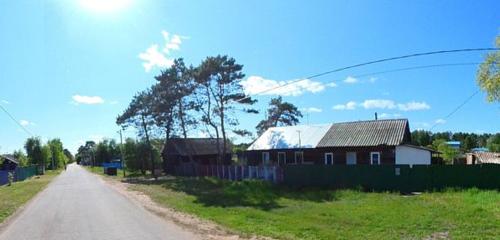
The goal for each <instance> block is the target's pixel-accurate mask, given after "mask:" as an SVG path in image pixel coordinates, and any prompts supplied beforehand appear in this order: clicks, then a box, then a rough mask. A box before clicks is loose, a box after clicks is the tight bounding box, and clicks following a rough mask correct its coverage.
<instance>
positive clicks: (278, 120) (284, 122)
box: [256, 96, 302, 135]
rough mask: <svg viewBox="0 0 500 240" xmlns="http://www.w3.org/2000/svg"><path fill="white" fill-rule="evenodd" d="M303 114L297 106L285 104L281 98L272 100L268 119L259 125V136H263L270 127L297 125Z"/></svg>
mask: <svg viewBox="0 0 500 240" xmlns="http://www.w3.org/2000/svg"><path fill="white" fill-rule="evenodd" d="M301 117H302V113H301V112H300V111H299V110H298V109H297V107H296V106H295V105H293V104H292V103H289V102H283V99H282V98H281V96H280V97H277V98H273V99H271V102H270V103H269V107H268V110H267V118H266V119H264V120H262V121H260V122H259V124H257V127H256V128H257V134H258V135H261V134H262V133H264V132H265V131H266V130H267V129H268V128H270V127H277V126H292V125H297V124H298V123H299V122H300V120H299V118H301Z"/></svg>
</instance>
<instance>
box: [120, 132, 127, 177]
mask: <svg viewBox="0 0 500 240" xmlns="http://www.w3.org/2000/svg"><path fill="white" fill-rule="evenodd" d="M118 133H119V134H120V154H121V155H122V157H121V158H120V159H121V161H122V170H123V177H125V176H126V174H125V155H124V154H123V136H122V130H121V129H120V131H118Z"/></svg>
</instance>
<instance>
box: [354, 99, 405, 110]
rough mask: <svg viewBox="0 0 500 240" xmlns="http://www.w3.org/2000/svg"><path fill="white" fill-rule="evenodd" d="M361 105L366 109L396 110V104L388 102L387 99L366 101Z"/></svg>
mask: <svg viewBox="0 0 500 240" xmlns="http://www.w3.org/2000/svg"><path fill="white" fill-rule="evenodd" d="M361 105H362V106H363V107H364V108H365V109H373V108H380V109H394V108H396V104H395V103H394V101H392V100H386V99H370V100H365V101H364V102H363V103H362V104H361Z"/></svg>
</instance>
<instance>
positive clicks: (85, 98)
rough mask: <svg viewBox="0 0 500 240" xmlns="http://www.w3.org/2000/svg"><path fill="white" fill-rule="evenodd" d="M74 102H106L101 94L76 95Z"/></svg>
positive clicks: (76, 103)
mask: <svg viewBox="0 0 500 240" xmlns="http://www.w3.org/2000/svg"><path fill="white" fill-rule="evenodd" d="M72 98H73V102H72V103H73V104H75V105H78V104H102V103H104V99H102V98H101V97H99V96H81V95H74V96H73V97H72Z"/></svg>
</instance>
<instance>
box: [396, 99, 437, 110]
mask: <svg viewBox="0 0 500 240" xmlns="http://www.w3.org/2000/svg"><path fill="white" fill-rule="evenodd" d="M398 108H399V110H401V111H417V110H427V109H430V108H431V106H429V105H428V104H427V103H426V102H415V101H411V102H408V103H404V104H401V103H400V104H398Z"/></svg>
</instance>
